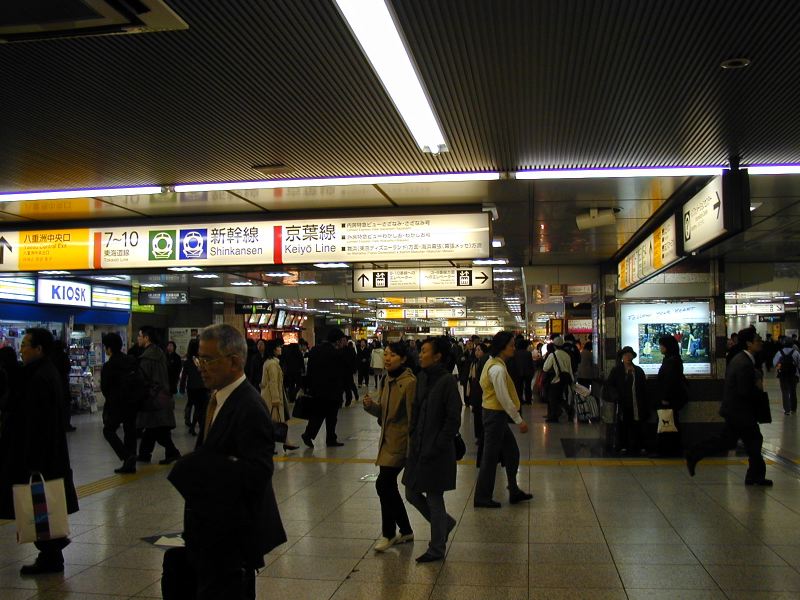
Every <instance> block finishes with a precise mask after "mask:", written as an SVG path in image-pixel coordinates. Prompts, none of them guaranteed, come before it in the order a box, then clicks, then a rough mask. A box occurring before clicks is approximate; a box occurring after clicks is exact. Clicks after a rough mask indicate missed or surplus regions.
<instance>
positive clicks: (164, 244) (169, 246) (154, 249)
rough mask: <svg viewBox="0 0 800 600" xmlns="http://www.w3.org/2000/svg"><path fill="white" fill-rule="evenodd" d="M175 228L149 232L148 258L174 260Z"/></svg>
mask: <svg viewBox="0 0 800 600" xmlns="http://www.w3.org/2000/svg"><path fill="white" fill-rule="evenodd" d="M175 239H176V236H175V230H174V229H173V230H169V231H151V232H150V256H149V259H150V260H175V247H176V244H175Z"/></svg>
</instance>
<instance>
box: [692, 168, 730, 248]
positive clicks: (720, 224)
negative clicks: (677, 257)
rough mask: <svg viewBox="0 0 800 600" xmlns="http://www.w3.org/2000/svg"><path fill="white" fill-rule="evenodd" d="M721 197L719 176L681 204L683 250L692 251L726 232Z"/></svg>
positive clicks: (720, 179)
mask: <svg viewBox="0 0 800 600" xmlns="http://www.w3.org/2000/svg"><path fill="white" fill-rule="evenodd" d="M723 199H724V196H723V194H722V176H719V177H714V179H712V180H711V182H710V183H709V184H708V185H707V186H705V187H704V188H703V189H702V190H700V191H699V192H698V193H697V194H695V195H694V196H692V198H691V200H689V201H688V202H686V203H685V204H684V205H683V208H682V209H681V213H682V216H683V251H684V252H694V251H696V250H698V249H699V248H702V247H703V246H705V245H706V244H708V243H710V242H713V241H714V240H716V239H717V238H719V237H722V236H723V235H725V234H726V233H727V229H726V228H725V203H724V201H723Z"/></svg>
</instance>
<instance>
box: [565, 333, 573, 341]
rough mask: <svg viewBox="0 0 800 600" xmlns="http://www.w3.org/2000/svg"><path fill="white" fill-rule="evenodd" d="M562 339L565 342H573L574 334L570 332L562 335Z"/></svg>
mask: <svg viewBox="0 0 800 600" xmlns="http://www.w3.org/2000/svg"><path fill="white" fill-rule="evenodd" d="M564 341H565V342H574V341H575V336H574V335H572V334H571V333H568V334H567V335H565V336H564Z"/></svg>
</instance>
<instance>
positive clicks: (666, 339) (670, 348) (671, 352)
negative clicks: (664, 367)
mask: <svg viewBox="0 0 800 600" xmlns="http://www.w3.org/2000/svg"><path fill="white" fill-rule="evenodd" d="M658 344H659V345H660V346H664V348H666V349H667V351H666V353H665V354H664V355H665V356H680V355H681V349H680V347H679V346H678V340H676V339H675V338H674V337H673V336H671V335H662V336H661V337H660V338H658Z"/></svg>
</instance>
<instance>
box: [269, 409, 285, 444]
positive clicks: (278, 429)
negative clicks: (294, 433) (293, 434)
mask: <svg viewBox="0 0 800 600" xmlns="http://www.w3.org/2000/svg"><path fill="white" fill-rule="evenodd" d="M277 412H278V409H277V408H274V407H273V408H272V410H271V411H270V414H269V416H270V418H272V415H274V414H275V413H277ZM278 416H280V414H279V415H278ZM272 437H273V439H274V440H275V441H276V442H281V443H282V444H285V443H286V438H288V437H289V426H288V425H287V424H286V423H284V422H283V421H276V420H274V419H273V421H272Z"/></svg>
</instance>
